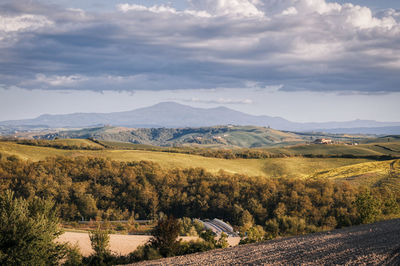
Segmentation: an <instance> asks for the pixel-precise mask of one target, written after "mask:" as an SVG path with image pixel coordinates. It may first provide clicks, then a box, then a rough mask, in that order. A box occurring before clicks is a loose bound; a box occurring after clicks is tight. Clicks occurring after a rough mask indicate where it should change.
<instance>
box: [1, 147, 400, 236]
mask: <svg viewBox="0 0 400 266" xmlns="http://www.w3.org/2000/svg"><path fill="white" fill-rule="evenodd" d="M0 189H1V190H2V191H5V190H6V189H10V190H12V191H14V193H15V195H16V196H18V197H23V198H27V199H29V198H33V197H34V196H38V197H41V198H46V199H53V200H54V201H55V202H56V204H57V206H58V207H59V210H60V215H61V218H62V219H63V220H65V221H77V220H81V219H84V220H89V219H96V218H97V219H103V220H121V219H129V218H136V219H153V218H157V217H158V216H159V215H160V213H165V214H168V215H173V216H175V217H191V218H195V217H197V218H221V219H223V220H225V221H228V222H229V223H231V224H232V225H234V226H236V228H242V230H250V229H251V228H252V227H253V226H256V225H259V226H262V228H263V230H265V231H266V232H267V234H269V236H270V237H274V236H276V235H293V234H300V233H307V232H316V231H320V230H325V229H332V228H340V227H343V226H350V225H354V224H359V223H364V222H371V221H374V220H376V219H379V218H380V217H383V216H390V215H392V216H393V215H396V214H399V212H400V208H399V203H400V195H399V194H398V193H394V192H393V191H391V190H390V189H389V188H388V187H375V188H371V189H368V188H361V187H355V186H352V185H350V184H349V183H346V182H333V181H329V180H312V179H309V180H302V179H273V178H265V177H247V176H244V175H231V174H227V173H225V172H220V173H218V174H211V173H208V172H206V171H205V170H203V169H174V170H165V169H162V168H160V166H158V165H157V164H155V163H151V162H146V161H141V162H129V163H127V162H117V161H112V160H108V159H100V158H89V157H77V158H65V157H56V158H48V159H46V160H44V161H39V162H32V161H29V160H28V161H25V160H21V159H19V158H17V157H15V156H8V157H7V156H4V155H3V156H1V159H0Z"/></svg>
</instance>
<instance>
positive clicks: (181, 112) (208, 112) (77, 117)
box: [0, 102, 400, 134]
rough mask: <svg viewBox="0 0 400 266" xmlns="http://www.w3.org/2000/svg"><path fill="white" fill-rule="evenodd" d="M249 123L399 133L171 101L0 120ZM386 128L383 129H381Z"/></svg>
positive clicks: (63, 124)
mask: <svg viewBox="0 0 400 266" xmlns="http://www.w3.org/2000/svg"><path fill="white" fill-rule="evenodd" d="M229 124H231V125H253V126H263V127H271V128H274V129H278V130H286V131H303V132H304V131H325V132H334V133H350V132H351V133H353V134H355V133H361V134H362V133H371V132H372V133H373V132H375V131H376V132H377V133H378V134H400V122H378V121H373V120H354V121H348V122H324V123H297V122H291V121H288V120H286V119H284V118H281V117H271V116H266V115H261V116H255V115H249V114H245V113H242V112H239V111H235V110H232V109H229V108H226V107H217V108H209V109H204V108H194V107H190V106H187V105H182V104H178V103H175V102H164V103H159V104H156V105H153V106H150V107H146V108H139V109H135V110H132V111H127V112H114V113H74V114H65V115H49V114H45V115H41V116H39V117H37V118H34V119H25V120H11V121H3V122H0V128H21V127H26V128H32V127H37V128H39V127H41V128H86V127H95V126H103V125H110V126H122V127H130V128H160V127H166V128H183V127H207V126H215V125H229ZM385 128H387V130H386V129H385Z"/></svg>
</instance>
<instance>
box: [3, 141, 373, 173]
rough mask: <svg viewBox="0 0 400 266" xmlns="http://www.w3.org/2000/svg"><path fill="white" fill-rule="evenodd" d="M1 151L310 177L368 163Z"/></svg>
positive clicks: (7, 145) (24, 148)
mask: <svg viewBox="0 0 400 266" xmlns="http://www.w3.org/2000/svg"><path fill="white" fill-rule="evenodd" d="M0 153H2V154H4V155H6V156H9V155H16V156H18V157H21V158H23V159H30V160H33V161H39V160H43V159H45V158H46V157H53V156H67V157H76V156H93V157H101V158H110V159H113V160H117V161H140V160H147V161H153V162H156V163H158V164H160V165H161V167H165V168H168V169H170V168H176V167H177V168H195V167H201V168H204V169H206V170H208V171H210V172H213V173H216V172H218V171H220V170H223V171H226V172H229V173H239V174H246V175H250V176H274V177H280V176H287V177H307V176H308V175H310V174H313V173H315V172H317V171H322V170H328V169H331V168H336V167H341V166H346V165H352V164H358V163H362V162H368V160H367V159H347V158H343V159H342V158H301V157H293V158H270V159H234V160H232V159H231V160H227V159H219V158H207V157H203V156H197V155H189V154H180V153H167V152H158V151H143V150H64V149H55V148H50V147H37V146H30V145H21V144H17V143H14V142H0Z"/></svg>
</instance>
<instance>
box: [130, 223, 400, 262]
mask: <svg viewBox="0 0 400 266" xmlns="http://www.w3.org/2000/svg"><path fill="white" fill-rule="evenodd" d="M137 265H400V219H396V220H391V221H384V222H380V223H376V224H369V225H361V226H353V227H349V228H345V229H339V230H334V231H330V232H323V233H316V234H310V235H305V236H298V237H289V238H282V239H276V240H272V241H268V242H264V243H258V244H250V245H244V246H239V247H233V248H227V249H223V250H221V249H220V250H212V251H208V252H203V253H197V254H190V255H187V256H180V257H174V258H167V259H161V260H155V261H146V262H141V263H138V264H137Z"/></svg>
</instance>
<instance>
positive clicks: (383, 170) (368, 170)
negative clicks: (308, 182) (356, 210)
mask: <svg viewBox="0 0 400 266" xmlns="http://www.w3.org/2000/svg"><path fill="white" fill-rule="evenodd" d="M312 177H313V178H317V179H318V178H327V179H333V180H338V181H342V180H346V181H349V182H351V183H354V184H356V185H365V186H368V187H374V186H382V185H383V184H386V185H388V186H390V187H392V188H395V189H396V190H397V191H399V192H400V160H399V159H397V160H388V161H375V162H365V163H360V164H355V165H350V166H343V167H338V168H334V169H330V170H326V171H320V172H317V173H315V174H313V175H312Z"/></svg>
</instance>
